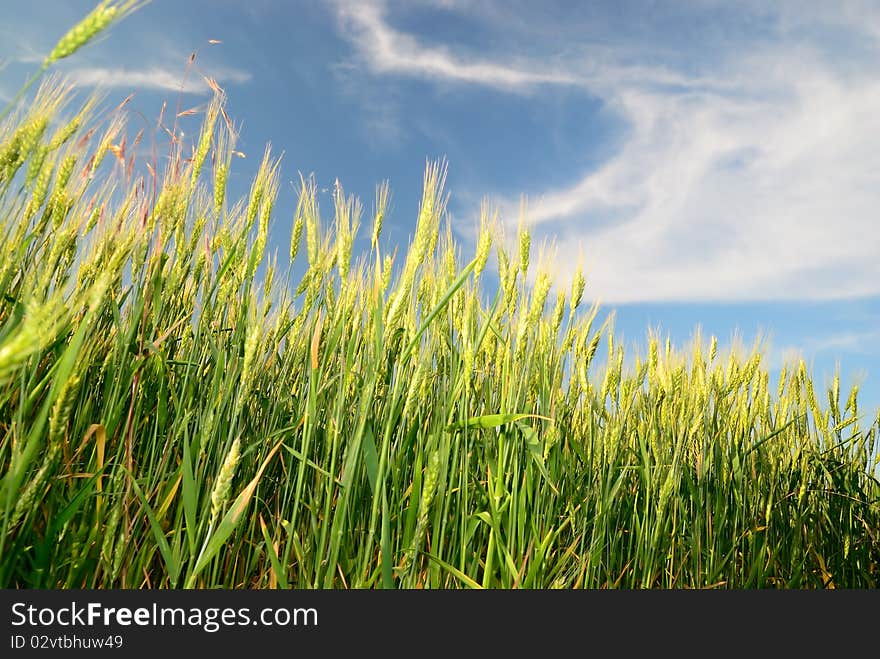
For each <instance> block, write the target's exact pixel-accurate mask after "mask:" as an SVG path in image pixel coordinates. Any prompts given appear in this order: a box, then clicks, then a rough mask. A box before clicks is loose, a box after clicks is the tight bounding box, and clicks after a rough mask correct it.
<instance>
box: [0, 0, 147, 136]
mask: <svg viewBox="0 0 880 659" xmlns="http://www.w3.org/2000/svg"><path fill="white" fill-rule="evenodd" d="M147 2H149V0H125V1H124V2H111V1H110V0H102V1H101V2H100V3H98V5H97V6H96V7H95V8H94V9H92V11H90V12H89V13H88V14H86V16H85V18H83V19H82V20H81V21H80V22H79V23H77V24H76V25H74V26H73V27H72V28H71V29H70V30H68V32H67V33H66V34H65V35H64V36H63V37H61V39H59V40H58V43H56V44H55V47H54V48H53V49H52V50H51V51H50V52H49V54H48V55H47V56H46V59H44V60H43V64H42V65H41V66H40V68H39V70H38V71H37V72H36V73H35V74H34V75H33V76H31V78H30V79H29V80H28V81H27V82H26V83H25V84H24V86H23V87H22V88H21V89H19V90H18V92H17V93H16V95H15V96H14V97H13V99H12V100H11V101H10V102H9V103H8V104H7V106H6V108H5V109H4V110H3V112H2V113H0V119H3V118H4V117H6V115H7V114H9V112H10V111H11V110H12V108H13V107H15V105H16V104H17V103H18V101H19V100H21V98H22V96H24V95H25V94H26V93H27V90H28V89H30V88H31V85H33V84H34V83H35V82H36V81H37V80H38V79H39V78H40V76H41V75H42V74H43V72H44V71H46V70H47V69H48V68H49V67H50V66H52V64H54V63H55V62H57V61H59V60H62V59H65V58H66V57H70V56H71V55H73V54H74V53H75V52H76V51H78V50H79V49H80V48H82V47H83V46H85V45H87V44H88V43H90V42H91V41H93V40H94V39H95V38H97V37H98V35H100V34H101V33H102V32H104V31H105V30H106V29H107V28H109V27H110V26H111V25H113V24H114V23H116V22H117V21H119V20H121V19H122V18H124V17H125V16H127V15H128V14H130V13H131V12H133V11H134V10H135V9H137V8H138V7H139V6H142V5H143V4H146V3H147Z"/></svg>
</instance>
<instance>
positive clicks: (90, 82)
mask: <svg viewBox="0 0 880 659" xmlns="http://www.w3.org/2000/svg"><path fill="white" fill-rule="evenodd" d="M211 73H212V74H213V75H214V77H215V78H216V79H217V81H218V83H219V84H220V85H223V84H224V83H230V82H231V83H243V82H247V81H248V80H250V78H251V76H250V74H249V73H246V72H244V71H238V70H235V69H227V70H223V71H217V70H212V71H211ZM66 75H67V76H68V77H69V78H70V80H71V81H72V82H73V83H75V84H77V85H81V86H84V87H103V88H123V89H130V90H136V89H154V90H162V91H174V92H176V91H183V92H185V93H189V94H205V93H209V92H210V91H211V90H210V87H209V86H208V85H207V84H206V83H205V81H204V79H203V78H202V76H201V75H199V74H198V73H195V72H192V73H190V74H189V75H187V76H184V75H183V73H182V71H179V70H171V69H167V68H162V67H152V68H148V69H125V68H105V67H78V68H73V69H70V70H69V71H67V72H66Z"/></svg>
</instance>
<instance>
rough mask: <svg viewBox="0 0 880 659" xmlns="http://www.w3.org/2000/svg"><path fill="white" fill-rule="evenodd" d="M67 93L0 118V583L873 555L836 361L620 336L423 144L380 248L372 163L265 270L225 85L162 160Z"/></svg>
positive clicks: (842, 581)
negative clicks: (463, 192) (776, 373)
mask: <svg viewBox="0 0 880 659" xmlns="http://www.w3.org/2000/svg"><path fill="white" fill-rule="evenodd" d="M74 98H75V97H74V96H73V93H72V90H70V89H69V88H67V87H65V86H64V84H63V83H62V82H60V81H58V80H55V79H47V80H45V81H44V82H43V85H42V87H40V89H39V90H38V92H37V93H36V95H35V97H34V98H33V99H32V100H31V102H30V103H29V104H28V106H27V107H24V108H22V107H19V106H16V107H15V108H14V111H12V112H10V113H9V116H8V117H7V118H6V119H5V120H4V122H3V124H2V126H0V475H2V481H0V586H3V587H12V588H22V587H26V588H37V587H39V588H81V587H88V588H110V587H114V588H115V587H124V588H140V587H151V588H167V587H171V588H181V587H226V588H233V587H235V588H242V587H257V588H275V587H282V588H284V587H295V588H320V587H325V588H350V587H354V588H383V587H391V588H460V587H461V588H471V587H491V588H514V587H519V588H555V587H562V588H571V587H586V588H604V587H623V588H657V587H659V588H691V587H723V588H754V587H775V588H822V587H875V586H876V585H877V583H878V580H880V568H878V564H880V531H878V529H880V483H878V481H877V479H876V474H877V463H878V451H877V449H876V442H877V438H878V434H880V415H876V413H872V414H875V416H871V415H870V414H866V413H865V411H864V410H861V409H860V408H859V407H858V392H857V390H855V389H853V390H852V391H851V392H849V393H848V394H846V393H844V394H841V392H840V386H839V380H838V379H835V381H834V383H833V385H832V386H831V387H830V388H829V390H828V391H826V392H818V393H817V392H816V391H815V390H814V385H813V382H812V379H811V375H810V373H809V371H808V369H807V368H806V366H805V364H804V363H803V362H795V363H790V364H788V365H787V366H786V368H785V369H784V371H783V373H782V375H781V377H780V378H779V380H778V382H771V381H770V380H769V375H768V371H767V368H766V366H765V365H764V364H763V363H762V360H761V357H762V355H761V352H760V350H759V347H757V346H756V347H755V348H754V349H752V350H750V351H742V350H740V351H737V350H732V349H731V350H723V349H719V347H718V345H717V342H716V341H715V339H714V338H713V339H711V340H710V341H706V342H704V341H703V340H702V339H700V338H699V336H698V337H697V338H696V339H695V340H694V342H693V344H692V345H690V346H689V347H687V348H686V349H684V350H676V349H674V348H673V347H672V346H671V345H670V344H669V343H668V342H666V343H664V342H662V341H660V340H658V339H657V338H656V337H650V339H649V343H648V348H647V351H646V353H645V354H627V353H626V351H625V349H624V346H623V345H621V344H620V342H619V341H618V340H617V339H616V338H615V335H614V330H613V327H612V326H611V325H610V324H603V325H601V326H600V325H599V324H598V321H597V320H596V319H597V312H598V309H597V308H596V307H595V306H593V307H590V308H586V307H585V305H583V304H582V300H583V297H584V294H585V282H584V279H583V277H582V276H581V275H578V276H577V277H576V278H575V280H574V281H573V282H571V284H570V286H569V285H562V284H561V283H560V282H557V284H559V285H557V286H555V287H554V286H553V282H551V279H550V277H549V276H548V275H547V274H546V273H545V272H543V271H542V270H541V269H540V268H538V269H537V270H535V266H534V264H533V263H531V261H532V259H530V254H529V252H530V242H531V241H530V239H529V238H528V235H527V233H526V232H524V231H523V232H521V233H520V234H519V235H518V236H516V240H515V241H512V243H513V244H515V247H513V248H511V247H509V245H510V244H511V241H507V240H505V239H504V236H502V235H501V232H500V230H499V229H498V225H497V223H496V222H494V221H493V219H492V214H491V211H490V210H489V209H488V208H486V209H484V214H483V215H484V218H483V227H482V230H481V233H480V238H479V241H478V244H477V247H476V253H475V254H473V255H471V254H468V255H462V253H461V249H460V247H459V246H458V245H457V244H456V243H455V241H454V239H453V238H452V234H451V229H450V227H449V224H448V222H444V218H445V214H444V206H445V203H444V202H445V196H444V195H445V193H444V191H443V181H444V174H445V170H444V167H443V166H442V165H440V164H433V165H430V166H429V167H428V168H427V170H426V174H425V181H424V190H423V196H422V202H421V206H420V211H419V215H418V218H417V225H416V228H415V230H414V235H413V239H412V241H411V244H410V245H409V246H408V248H407V249H406V250H405V251H402V252H400V254H401V255H400V256H396V254H397V252H396V251H392V252H389V251H386V250H385V249H383V247H382V240H381V228H382V227H381V225H382V222H383V219H384V216H385V213H386V208H387V203H388V199H389V192H388V188H387V187H384V186H381V187H380V188H379V189H378V191H377V198H376V201H375V204H374V205H373V206H372V207H371V208H370V209H369V210H368V211H365V210H364V209H363V208H362V206H361V205H360V204H359V203H358V202H357V201H356V200H354V199H352V198H351V197H348V196H346V195H345V194H344V192H343V190H342V189H341V188H339V187H338V188H337V189H336V190H335V192H334V204H333V209H332V213H331V214H330V215H329V216H328V215H327V214H326V212H325V215H324V216H323V217H322V216H321V212H320V210H319V208H318V201H317V196H316V188H315V186H314V183H313V182H312V181H310V180H308V179H305V180H303V182H302V187H301V190H300V193H299V198H298V205H297V210H296V214H295V217H294V218H293V223H292V231H291V234H292V236H291V242H290V257H291V262H292V263H293V266H292V267H288V268H284V269H280V268H278V267H277V265H276V261H275V259H274V258H272V257H271V256H270V255H269V254H267V246H268V236H269V225H270V223H271V222H284V223H286V222H287V220H286V219H285V220H280V219H273V206H274V203H275V199H276V194H277V191H278V179H279V172H280V170H279V167H280V163H279V160H278V159H277V158H274V157H273V156H272V154H271V151H270V150H268V149H267V151H266V155H265V157H264V160H263V162H262V165H261V166H260V168H259V171H258V173H257V175H256V176H255V179H254V181H253V184H252V187H251V191H250V193H249V195H248V196H247V197H246V198H245V199H242V200H231V199H228V198H227V195H226V181H227V177H228V174H229V169H230V166H231V164H232V159H233V153H234V149H235V138H236V135H235V132H234V130H233V128H232V125H231V124H230V123H229V121H228V120H227V119H226V115H225V113H224V112H223V111H222V103H223V98H222V95H218V96H217V97H216V98H215V99H214V101H213V102H212V103H211V104H210V106H209V107H208V108H207V110H206V111H205V119H204V123H203V127H202V132H201V134H200V135H199V136H198V138H197V140H196V142H195V144H193V145H185V144H182V143H175V144H173V145H172V147H171V152H170V154H169V156H170V157H169V158H168V160H167V161H166V162H167V164H166V166H165V168H164V170H163V171H146V169H144V168H143V167H142V166H140V165H138V164H137V163H136V162H134V161H132V162H133V163H134V166H132V165H130V164H129V159H130V158H131V155H130V154H131V153H133V152H134V151H135V148H134V147H135V146H136V144H134V143H136V141H137V140H136V139H135V140H132V138H131V136H130V135H129V136H128V138H127V141H128V143H127V146H126V143H125V141H124V139H125V137H126V135H128V133H127V131H126V127H125V123H124V120H123V117H124V115H123V114H122V112H121V111H119V112H116V113H110V114H109V115H107V116H103V117H102V116H99V115H97V114H96V113H95V108H96V107H97V103H96V102H94V101H92V100H89V101H87V102H86V103H85V106H84V107H83V108H82V111H77V109H76V108H75V107H74V109H73V111H71V110H70V107H71V104H72V102H73V100H74ZM62 117H65V118H64V119H62ZM141 170H143V171H144V172H145V174H144V176H143V177H140V176H139V175H138V172H139V171H141ZM364 218H366V219H367V220H368V222H365V224H369V227H368V231H369V235H370V241H369V247H368V249H366V250H365V252H364V253H362V254H359V255H356V254H353V245H354V244H355V243H356V238H357V236H359V235H361V233H364V229H363V228H361V227H360V224H361V220H362V219H364ZM359 231H360V233H359ZM490 252H492V253H494V255H495V258H494V259H493V260H492V262H491V263H489V262H488V259H489V258H490ZM496 265H497V268H498V273H499V276H500V284H499V285H498V286H494V285H489V284H488V283H487V282H486V281H485V280H486V277H487V275H486V270H487V269H491V268H492V267H495V266H496ZM301 272H304V274H303V275H302V277H301V278H300V277H295V278H294V276H293V273H301ZM527 282H532V283H531V284H529V283H527ZM553 296H555V297H553ZM625 363H626V364H628V365H629V364H631V366H627V367H625V366H624V364H625Z"/></svg>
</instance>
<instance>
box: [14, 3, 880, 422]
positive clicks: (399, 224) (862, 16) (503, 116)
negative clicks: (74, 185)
mask: <svg viewBox="0 0 880 659" xmlns="http://www.w3.org/2000/svg"><path fill="white" fill-rule="evenodd" d="M2 2H3V4H4V5H5V6H6V7H7V10H6V11H4V12H3V18H2V19H0V60H2V62H3V64H4V67H3V68H2V70H0V102H2V101H4V100H5V99H8V98H9V97H11V96H12V94H14V92H15V90H16V89H17V88H18V86H20V84H21V83H22V82H23V81H24V80H25V79H26V78H27V76H28V75H29V74H30V73H32V72H33V71H34V70H35V69H36V67H38V66H39V62H41V61H42V58H43V57H45V55H46V54H47V53H48V52H49V51H50V50H51V49H52V47H53V46H54V44H55V42H56V41H57V39H58V37H59V36H60V35H61V34H63V33H64V32H65V31H66V30H67V29H68V28H69V27H70V26H72V25H73V24H75V23H76V22H77V21H78V20H79V18H80V17H81V16H82V15H84V14H85V13H87V12H88V11H89V10H90V9H91V7H92V6H94V2H92V1H91V0H66V1H61V0H34V1H32V2H28V3H22V2H9V1H8V0H2ZM12 7H14V11H10V10H9V9H8V8H12ZM211 40H214V41H220V42H221V43H215V44H212V43H209V42H210V41H211ZM193 52H195V53H197V55H196V60H195V70H194V71H192V72H190V74H189V75H188V76H187V74H186V69H187V61H188V59H189V57H190V54H191V53H193ZM58 68H59V69H60V70H62V71H64V72H65V73H66V74H67V75H69V76H70V77H71V78H72V79H73V80H74V81H75V82H77V83H78V84H79V85H80V86H81V87H83V88H88V89H91V88H93V87H99V88H101V89H103V90H105V91H106V93H107V97H108V101H111V100H114V99H115V100H121V99H122V98H124V97H125V96H127V95H128V94H129V93H131V92H136V95H135V97H134V99H133V100H132V102H131V104H130V108H131V114H130V117H129V119H130V122H131V123H132V125H133V126H137V125H138V122H140V124H141V125H143V126H152V125H154V123H155V119H156V118H157V117H158V115H159V112H160V110H161V107H162V103H163V102H164V101H167V102H168V103H169V106H170V107H172V108H178V107H179V108H181V109H188V108H190V107H195V108H201V107H204V104H205V103H206V101H207V100H208V98H209V95H210V90H209V88H208V86H207V85H206V84H204V82H203V81H202V79H201V76H202V75H208V76H211V77H212V78H214V79H216V80H217V81H218V82H219V84H220V85H221V86H222V87H223V88H224V89H225V91H226V93H227V95H228V105H227V110H228V112H229V114H230V116H231V117H232V118H234V119H235V120H236V121H237V122H239V123H240V125H241V129H242V131H241V140H240V142H239V148H240V149H241V150H242V151H243V152H244V153H245V154H246V155H247V156H248V157H247V158H245V159H244V160H243V161H240V162H237V163H236V165H237V172H236V173H235V174H234V177H233V179H232V184H233V186H238V191H239V194H243V193H244V192H245V190H246V186H247V185H248V183H249V180H250V177H251V176H252V175H253V173H254V172H255V170H256V167H257V165H258V164H259V160H260V157H261V155H262V152H263V148H264V146H265V144H266V143H271V144H272V148H273V151H274V152H276V153H283V154H284V155H283V164H282V172H283V177H284V178H283V181H284V185H283V186H282V188H281V197H280V199H279V203H278V206H277V211H276V217H275V220H274V225H273V240H274V241H275V245H276V246H277V247H278V250H279V253H280V254H284V253H286V251H287V248H286V245H287V242H288V239H289V231H290V224H291V218H292V213H293V207H294V204H295V200H296V189H295V185H294V181H296V180H298V176H299V173H303V174H306V175H308V174H314V175H315V177H316V180H317V182H318V186H319V189H321V190H323V191H324V192H322V195H323V197H322V199H321V201H322V204H323V206H322V207H323V208H324V209H325V212H329V209H330V208H331V199H330V194H329V191H330V190H332V186H333V183H334V181H335V180H336V179H338V180H339V181H340V183H341V184H342V186H343V188H344V189H345V191H346V192H347V193H354V194H355V195H357V196H359V197H360V198H361V199H362V200H363V201H364V202H365V205H366V206H367V208H369V206H370V204H371V203H372V200H373V198H374V195H375V187H376V185H377V184H379V183H381V182H382V181H384V180H388V181H389V183H390V187H391V191H392V209H391V215H390V217H389V218H388V220H387V223H386V226H387V229H386V230H385V243H386V245H389V246H392V247H393V246H395V245H397V246H400V247H401V249H402V248H403V247H404V246H405V245H406V244H407V242H408V240H409V238H410V236H411V234H412V230H413V228H414V223H415V218H416V213H417V209H418V201H419V197H420V192H421V183H422V176H423V171H424V167H425V163H426V161H429V160H435V159H439V158H445V159H446V161H447V163H448V176H447V191H448V192H449V194H450V198H449V203H448V210H449V213H450V216H451V218H452V223H453V229H454V231H455V233H456V235H457V237H458V238H459V240H460V241H461V244H462V246H463V250H464V253H465V254H467V253H469V250H471V249H472V243H473V239H474V233H475V227H476V226H477V223H478V217H479V209H480V205H481V203H482V202H483V201H484V200H488V201H489V203H490V204H492V205H493V207H495V208H497V209H498V210H499V212H500V217H501V220H502V222H503V223H504V224H505V225H506V226H507V227H509V229H510V232H511V234H512V233H513V232H515V230H516V228H517V226H518V224H519V222H520V213H521V209H522V208H525V218H526V219H527V221H528V222H529V224H530V226H531V231H532V235H533V245H536V246H537V245H542V244H544V245H546V246H547V256H546V258H544V259H543V262H544V265H545V266H546V267H547V268H549V269H550V270H551V271H552V273H553V274H554V276H555V277H557V278H558V281H561V282H566V281H568V280H569V279H570V277H571V276H572V275H573V273H574V271H575V269H576V268H577V267H578V266H582V267H583V268H584V270H585V272H586V274H587V291H586V295H587V297H591V298H592V299H596V300H599V301H600V303H601V305H602V307H601V308H602V309H603V310H604V311H603V313H610V312H614V314H615V318H616V320H615V327H616V329H617V331H618V333H619V334H621V335H622V336H623V338H624V339H625V340H626V341H627V343H629V344H630V345H634V346H638V345H641V346H643V345H644V343H645V339H646V335H647V330H648V329H649V328H652V329H655V330H659V331H660V333H661V335H662V336H669V337H670V338H671V339H672V340H673V342H674V343H676V344H678V345H685V344H687V342H688V341H689V339H690V337H691V336H692V334H693V333H694V330H695V329H696V328H697V327H698V326H700V327H702V330H703V333H704V335H710V334H712V335H715V336H717V337H718V338H719V340H720V341H721V342H722V343H729V342H730V341H731V339H732V337H734V336H739V337H742V339H743V340H744V341H745V342H746V343H747V344H750V343H751V342H752V341H754V339H755V338H756V337H758V336H762V337H765V346H766V348H765V349H766V355H767V363H768V364H769V365H770V367H771V371H772V372H774V373H775V372H776V370H777V369H778V368H779V366H780V365H781V364H782V363H783V361H784V360H785V359H787V358H789V357H792V356H802V357H804V358H805V359H806V360H807V362H808V364H810V365H811V366H812V370H813V374H814V376H815V378H816V380H817V383H818V384H819V385H825V384H829V383H830V381H831V378H832V376H833V374H834V371H835V369H836V368H839V369H840V372H841V376H842V378H841V379H842V384H843V385H844V387H847V388H848V386H849V385H852V384H858V385H859V387H860V390H861V392H862V406H863V407H862V409H866V410H876V409H877V407H878V405H880V258H878V254H880V231H878V230H877V219H878V209H880V75H878V74H877V71H880V3H877V2H873V1H870V0H864V1H858V0H841V1H840V2H835V3H828V2H824V1H822V0H818V1H815V2H811V1H810V0H796V1H795V0H792V1H788V0H777V1H776V2H771V3H768V2H763V1H758V0H739V1H737V2H722V1H720V0H717V1H716V0H690V1H687V2H685V1H681V2H675V1H672V0H665V1H663V2H655V1H651V0H640V1H638V2H636V1H632V0H629V1H622V0H614V1H607V2H606V1H594V2H589V3H571V2H552V1H550V2H541V3H535V2H526V1H524V0H512V1H511V0H508V1H501V0H467V1H465V0H410V1H408V2H394V1H391V0H384V1H383V0H357V1H348V0H327V1H324V2H317V1H312V0H299V1H289V0H287V1H285V0H251V1H250V2H246V3H243V2H238V1H232V0H210V1H208V0H186V1H179V0H152V2H149V3H147V4H146V5H144V6H143V7H141V8H140V9H138V10H137V11H136V12H135V13H134V14H132V15H131V16H129V17H127V18H126V19H124V20H123V21H122V22H121V23H119V24H117V25H115V26H114V27H113V28H112V29H111V30H110V31H109V32H108V33H107V34H106V35H105V36H104V37H103V38H102V39H101V40H100V41H99V42H98V43H95V44H91V45H89V46H88V47H86V48H84V49H83V50H81V51H80V52H78V53H76V55H75V56H74V57H72V58H70V59H69V60H67V61H65V62H63V63H62V65H61V66H60V67H58ZM191 122H192V123H191V125H190V127H189V130H192V131H193V132H195V131H197V129H198V124H197V122H198V118H197V117H196V118H192V119H191ZM184 130H187V125H186V124H185V123H184ZM156 137H157V139H158V140H161V139H162V136H161V135H157V136H156ZM523 202H525V206H523ZM367 231H368V229H367ZM365 233H366V231H365Z"/></svg>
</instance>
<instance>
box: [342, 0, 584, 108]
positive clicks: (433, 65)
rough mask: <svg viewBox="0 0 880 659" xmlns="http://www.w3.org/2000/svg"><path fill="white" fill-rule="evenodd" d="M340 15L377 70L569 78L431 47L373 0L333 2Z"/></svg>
mask: <svg viewBox="0 0 880 659" xmlns="http://www.w3.org/2000/svg"><path fill="white" fill-rule="evenodd" d="M337 6H338V14H339V19H340V21H341V23H342V26H343V29H344V30H345V33H346V35H347V36H348V37H349V38H350V39H351V40H352V41H353V42H354V44H355V45H356V46H357V48H358V49H359V50H360V52H361V54H362V55H363V57H364V61H365V62H366V63H367V64H368V65H369V66H370V68H371V69H372V70H373V71H375V72H378V73H398V74H408V75H417V76H425V77H428V78H438V79H445V80H455V81H459V82H464V83H474V84H479V85H486V86H489V87H496V88H499V89H505V90H509V91H515V90H523V89H527V88H530V87H533V86H535V85H539V84H573V83H575V82H576V79H575V78H573V77H571V76H570V75H568V74H566V73H563V72H557V71H548V70H529V69H528V68H520V67H517V66H510V65H505V64H500V63H497V62H494V61H491V60H480V59H474V58H471V59H465V58H463V57H460V56H456V55H454V54H452V52H451V51H450V50H449V49H448V48H443V47H436V48H430V47H426V46H424V45H423V44H420V43H419V42H418V40H417V39H415V38H414V37H412V36H411V35H408V34H405V33H403V32H400V31H398V30H395V29H394V28H392V27H391V26H390V25H389V24H388V22H387V21H386V20H385V16H384V11H383V6H382V5H381V4H379V3H374V2H358V1H352V2H349V1H347V0H343V1H340V2H338V3H337Z"/></svg>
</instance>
